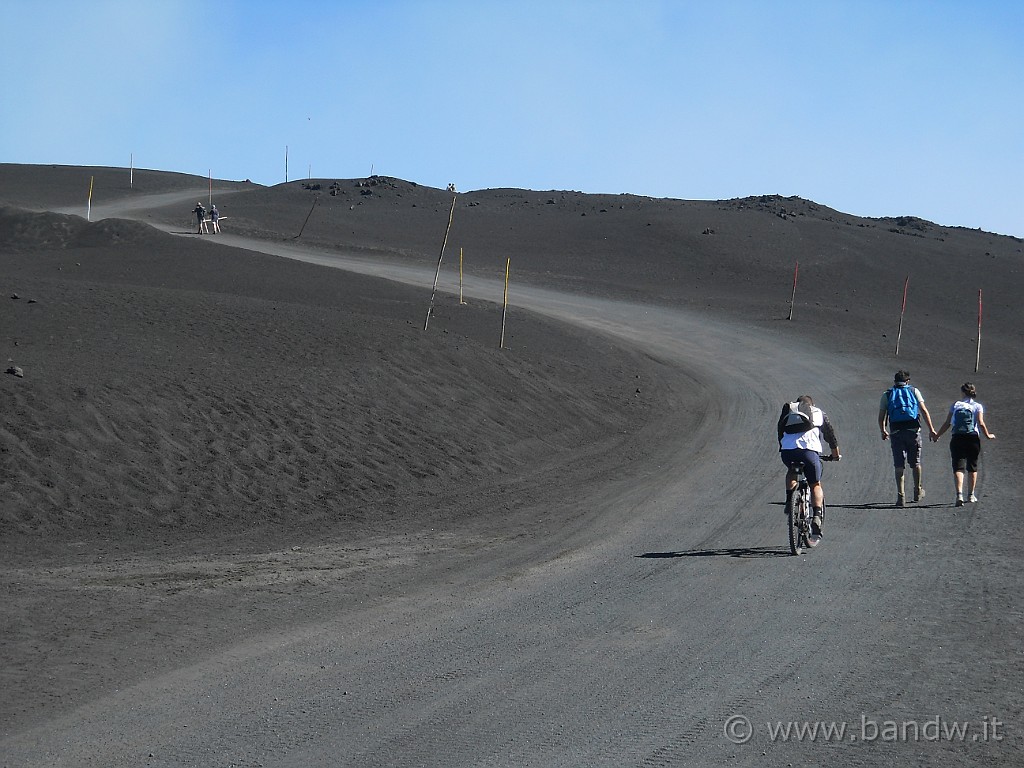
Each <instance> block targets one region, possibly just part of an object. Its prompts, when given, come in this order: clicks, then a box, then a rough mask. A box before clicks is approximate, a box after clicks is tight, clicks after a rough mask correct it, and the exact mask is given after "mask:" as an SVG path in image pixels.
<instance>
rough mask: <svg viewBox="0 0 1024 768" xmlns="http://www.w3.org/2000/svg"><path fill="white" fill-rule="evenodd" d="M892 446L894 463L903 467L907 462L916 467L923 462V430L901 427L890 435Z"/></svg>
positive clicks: (900, 467) (898, 467)
mask: <svg viewBox="0 0 1024 768" xmlns="http://www.w3.org/2000/svg"><path fill="white" fill-rule="evenodd" d="M889 445H890V446H892V465H893V466H894V467H896V468H897V469H903V467H904V466H905V465H906V464H909V465H910V466H912V467H916V466H918V465H919V464H920V463H921V431H920V430H917V429H901V430H898V431H896V432H893V433H892V434H891V435H889Z"/></svg>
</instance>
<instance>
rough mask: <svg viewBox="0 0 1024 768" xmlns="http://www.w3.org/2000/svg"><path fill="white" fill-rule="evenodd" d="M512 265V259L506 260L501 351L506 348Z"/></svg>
mask: <svg viewBox="0 0 1024 768" xmlns="http://www.w3.org/2000/svg"><path fill="white" fill-rule="evenodd" d="M511 265H512V259H506V260H505V297H504V298H503V299H502V302H501V342H500V343H499V344H498V348H499V349H504V348H505V315H506V314H507V313H508V272H509V267H510V266H511Z"/></svg>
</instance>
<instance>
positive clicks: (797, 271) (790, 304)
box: [789, 261, 800, 320]
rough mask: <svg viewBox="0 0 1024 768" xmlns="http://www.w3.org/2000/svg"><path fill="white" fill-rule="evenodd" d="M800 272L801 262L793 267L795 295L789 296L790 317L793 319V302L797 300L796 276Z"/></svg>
mask: <svg viewBox="0 0 1024 768" xmlns="http://www.w3.org/2000/svg"><path fill="white" fill-rule="evenodd" d="M799 273H800V262H799V261H797V263H796V267H794V269H793V295H792V296H790V297H789V319H790V320H792V319H793V304H794V303H795V302H796V276H797V275H798V274H799Z"/></svg>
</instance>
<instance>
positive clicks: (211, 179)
mask: <svg viewBox="0 0 1024 768" xmlns="http://www.w3.org/2000/svg"><path fill="white" fill-rule="evenodd" d="M210 207H211V208H213V169H212V168H211V169H210Z"/></svg>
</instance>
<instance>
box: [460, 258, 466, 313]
mask: <svg viewBox="0 0 1024 768" xmlns="http://www.w3.org/2000/svg"><path fill="white" fill-rule="evenodd" d="M465 303H466V302H465V301H464V300H463V299H462V249H461V248H459V304H465Z"/></svg>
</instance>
